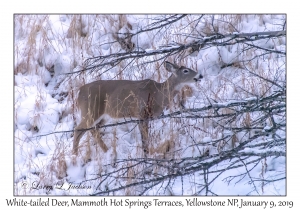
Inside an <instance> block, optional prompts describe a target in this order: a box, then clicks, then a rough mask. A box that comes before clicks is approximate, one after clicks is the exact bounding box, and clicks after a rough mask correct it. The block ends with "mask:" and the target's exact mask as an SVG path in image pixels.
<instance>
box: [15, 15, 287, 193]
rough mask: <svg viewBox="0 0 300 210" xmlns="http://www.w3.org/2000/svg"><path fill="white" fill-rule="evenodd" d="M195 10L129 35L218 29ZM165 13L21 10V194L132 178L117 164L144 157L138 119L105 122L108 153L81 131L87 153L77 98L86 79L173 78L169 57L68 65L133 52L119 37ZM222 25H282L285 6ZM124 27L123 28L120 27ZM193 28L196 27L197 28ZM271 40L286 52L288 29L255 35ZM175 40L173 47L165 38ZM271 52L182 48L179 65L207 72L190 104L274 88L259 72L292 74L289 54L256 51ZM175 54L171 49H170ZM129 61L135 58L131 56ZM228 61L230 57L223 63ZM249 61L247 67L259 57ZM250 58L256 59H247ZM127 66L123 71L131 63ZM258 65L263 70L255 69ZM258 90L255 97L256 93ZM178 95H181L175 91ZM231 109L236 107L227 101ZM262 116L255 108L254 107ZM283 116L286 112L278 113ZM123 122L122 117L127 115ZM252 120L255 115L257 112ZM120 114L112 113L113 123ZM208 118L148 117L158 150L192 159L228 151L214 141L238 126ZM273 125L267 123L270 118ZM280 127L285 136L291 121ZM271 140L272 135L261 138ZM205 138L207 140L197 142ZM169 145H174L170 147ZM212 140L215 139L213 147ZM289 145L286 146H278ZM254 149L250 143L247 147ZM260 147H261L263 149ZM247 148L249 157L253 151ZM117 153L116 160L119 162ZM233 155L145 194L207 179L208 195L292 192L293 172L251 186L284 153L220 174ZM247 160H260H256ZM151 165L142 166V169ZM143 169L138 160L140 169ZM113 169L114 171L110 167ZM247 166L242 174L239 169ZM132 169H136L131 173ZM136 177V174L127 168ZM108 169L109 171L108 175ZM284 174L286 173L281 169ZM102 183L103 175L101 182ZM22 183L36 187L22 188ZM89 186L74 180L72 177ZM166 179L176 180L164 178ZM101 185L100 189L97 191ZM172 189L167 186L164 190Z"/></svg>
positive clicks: (138, 40)
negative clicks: (76, 143)
mask: <svg viewBox="0 0 300 210" xmlns="http://www.w3.org/2000/svg"><path fill="white" fill-rule="evenodd" d="M199 17H200V15H198V16H197V15H191V16H188V17H187V18H182V19H181V20H180V21H177V22H176V23H174V24H172V25H170V27H169V28H167V29H165V28H164V29H163V30H159V29H157V30H152V31H148V32H147V31H145V32H143V33H140V34H139V35H137V36H134V37H132V39H131V40H130V42H129V44H134V46H135V47H137V46H138V47H139V48H140V49H143V50H145V52H147V53H151V52H153V51H155V50H158V49H160V47H161V46H168V47H170V46H171V45H172V44H173V45H174V43H181V44H186V43H189V42H192V41H194V40H195V39H196V38H197V37H194V35H195V34H198V35H199V36H206V37H207V38H209V30H213V29H212V28H211V26H208V25H207V23H208V22H210V21H211V20H212V17H211V15H207V16H204V17H203V18H202V19H201V21H199V22H198V21H195V20H198V19H199ZM159 18H163V17H162V16H159V15H156V16H146V15H122V16H119V15H16V16H15V19H14V22H15V37H14V39H15V46H14V47H15V48H14V53H15V59H14V61H15V63H14V71H15V86H14V101H15V103H14V105H15V112H14V123H15V127H14V137H15V138H14V153H15V154H14V157H15V159H14V181H15V194H16V195H46V194H48V195H88V194H93V193H96V192H99V189H100V190H103V191H105V190H107V189H112V188H117V187H118V186H123V185H124V184H128V183H130V182H131V180H130V178H127V179H125V178H122V177H125V175H124V174H121V173H120V174H119V173H117V172H115V171H116V170H117V169H118V168H122V167H125V166H128V164H134V161H133V162H124V164H122V161H120V160H128V159H135V158H140V157H143V154H142V150H141V137H140V133H139V130H138V126H136V124H134V123H129V124H124V125H120V126H117V127H108V128H106V129H105V134H104V136H103V140H104V141H105V143H106V145H107V146H108V148H109V150H108V152H106V153H103V151H102V150H101V148H100V147H98V146H97V145H95V144H94V140H93V138H92V137H91V136H90V134H89V132H86V134H85V135H84V136H83V138H82V139H81V141H80V144H82V145H83V146H82V147H81V149H80V155H79V156H77V157H76V156H74V155H73V154H72V146H73V129H74V127H75V125H77V124H78V123H79V121H80V114H79V112H78V110H77V107H76V97H77V94H78V90H79V88H80V87H81V86H82V85H84V84H87V83H90V82H92V81H95V80H98V79H102V80H109V79H130V80H141V79H147V78H150V79H153V80H156V81H159V82H163V81H165V80H166V79H167V78H168V77H169V76H170V75H169V74H168V73H167V72H166V71H164V70H163V66H160V64H161V63H162V61H159V62H157V63H151V64H147V65H139V62H142V61H143V62H146V61H147V59H149V60H151V59H152V60H153V59H155V58H158V57H155V56H152V57H150V58H144V60H135V61H133V63H131V64H130V67H129V68H128V67H127V66H126V64H129V61H124V62H122V63H120V64H119V65H118V66H116V67H114V68H112V69H111V70H109V71H105V69H98V71H93V72H86V73H81V74H68V73H72V72H75V71H78V70H80V66H82V65H83V62H84V61H85V60H86V59H87V58H91V57H96V56H99V55H109V54H112V53H116V52H126V51H125V49H124V46H122V44H121V43H120V42H116V40H121V39H122V36H123V34H124V33H127V32H131V33H135V32H137V31H139V30H141V29H143V28H144V27H146V26H149V25H150V26H151V24H153V23H155V22H156V21H158V20H159ZM213 20H214V21H216V22H217V23H216V25H217V26H218V30H219V33H222V34H243V33H255V32H266V31H279V30H282V25H283V23H284V21H285V16H284V15H224V16H222V15H216V16H215V17H214V19H213ZM117 33H119V34H117ZM191 34H192V35H193V36H190V35H191ZM256 44H257V45H259V46H260V47H261V48H263V49H272V50H274V51H275V50H277V51H285V48H286V41H285V37H281V38H278V39H272V40H269V41H268V40H264V39H263V40H261V41H259V43H256ZM165 48H167V47H165ZM262 52H264V51H263V50H262V49H253V50H251V46H249V49H247V52H246V51H243V50H242V49H240V45H238V44H236V45H230V46H209V47H207V46H206V47H205V48H203V49H201V50H200V51H196V52H194V53H193V54H192V56H185V57H184V56H182V57H180V58H178V57H177V61H178V60H180V63H179V64H180V65H184V66H187V67H189V68H191V69H194V70H196V71H200V72H201V73H202V74H203V75H204V78H203V80H202V81H201V82H199V83H197V84H195V85H191V87H190V88H191V89H190V90H191V94H190V96H189V97H188V98H187V99H186V103H185V108H200V107H204V106H207V105H208V100H207V98H209V99H212V100H211V102H215V101H217V102H218V104H221V103H222V104H223V105H228V104H229V103H231V102H233V101H241V100H246V99H248V100H251V99H253V96H262V95H263V94H266V95H268V94H271V93H272V92H273V91H276V87H274V86H270V84H266V83H264V81H262V80H260V79H259V78H258V77H257V76H255V75H260V76H262V77H265V78H269V79H274V78H277V79H278V81H282V84H283V83H285V62H286V61H285V56H282V57H281V56H277V57H275V56H274V54H267V55H266V56H265V57H263V58H261V57H259V58H257V59H255V56H256V55H259V54H261V53H262ZM172 58H173V57H172ZM247 59H248V60H249V62H250V60H251V65H254V64H255V66H253V69H248V70H249V71H248V72H247V71H242V70H241V69H245V67H244V66H240V65H239V62H240V61H241V60H247ZM130 62H131V61H130ZM225 64H232V65H230V66H228V67H225V68H223V67H224V65H225ZM251 65H250V64H249V66H251ZM249 66H248V68H249ZM124 68H125V70H124ZM251 72H253V73H255V75H254V74H252V73H251ZM251 97H252V98H251ZM174 100H175V101H176V100H177V101H178V98H177V99H174ZM180 109H181V108H180V106H174V107H173V108H172V110H165V111H164V114H168V113H171V112H172V111H177V110H180ZM227 111H228V112H230V110H227ZM249 117H250V118H253V119H254V118H255V116H249ZM276 120H277V121H285V117H284V116H283V117H280V116H278V118H276ZM120 121H123V119H121V120H120ZM245 121H246V119H239V120H237V122H235V125H238V124H240V123H246V122H245ZM250 121H251V119H250ZM110 123H115V121H114V120H113V119H112V120H111V121H109V122H108V124H110ZM214 123H215V122H214V121H213V120H210V119H205V120H202V119H201V120H199V119H198V120H197V119H188V118H182V119H168V118H164V119H161V120H155V121H151V122H150V134H149V135H150V137H149V138H150V139H151V143H150V147H151V151H152V152H151V158H158V159H164V158H166V159H167V158H170V159H179V158H194V157H197V156H203V155H204V154H205V153H207V151H208V153H209V155H218V154H220V150H224V151H227V150H229V149H231V148H232V147H234V145H223V147H222V148H221V149H220V145H218V146H213V144H212V142H214V141H216V140H217V139H221V138H223V137H224V135H227V134H228V135H233V134H232V133H230V132H231V131H228V130H218V128H217V127H218V126H216V124H214ZM264 126H265V127H267V126H270V125H268V121H267V122H266V125H264ZM279 135H281V136H285V130H284V131H282V133H280V134H279ZM243 140H245V137H244V136H243V135H242V134H239V136H237V143H236V144H239V143H240V142H242V141H243ZM256 141H257V142H253V144H256V143H259V141H268V140H267V139H258V140H256ZM166 142H167V143H168V145H169V148H171V150H172V151H177V152H175V153H174V154H173V155H171V156H170V154H168V153H167V152H166V150H165V149H164V145H165V144H166ZM198 143H207V144H205V146H201V145H200V146H199V145H198ZM170 145H171V146H170ZM208 145H210V146H209V147H208ZM273 149H278V151H280V150H285V148H273ZM249 151H250V149H248V150H247V151H246V150H245V151H244V152H249ZM251 151H253V152H259V151H256V150H255V149H253V150H251ZM254 159H255V157H249V158H248V159H247V160H244V161H246V162H250V161H252V160H254ZM116 161H117V162H118V161H120V162H118V164H117V165H116V164H115V162H116ZM230 164H231V160H225V161H223V162H221V163H219V164H217V165H214V166H212V167H211V168H210V171H215V173H212V174H209V175H208V176H207V180H206V178H204V176H203V175H202V174H200V172H201V173H202V172H203V171H199V172H196V173H193V174H189V175H185V176H182V177H181V176H178V177H177V178H175V179H173V180H172V183H171V184H170V183H168V180H166V182H164V183H163V184H160V185H157V186H153V187H152V188H150V189H149V190H148V191H147V192H146V193H145V194H146V195H193V194H199V195H205V193H206V194H207V191H200V189H201V188H202V186H203V184H204V183H206V182H207V181H212V180H213V182H212V184H211V185H209V189H210V192H213V193H210V192H209V193H208V194H209V195H213V194H217V195H285V194H286V191H285V190H286V186H285V185H286V180H285V179H282V180H279V181H276V182H274V183H273V184H266V183H264V184H261V182H260V183H258V184H257V186H258V187H257V188H255V189H254V188H253V184H249V183H250V182H252V181H253V180H252V178H257V179H258V178H260V179H261V180H263V179H272V178H271V177H274V179H277V178H278V177H282V176H281V175H282V174H285V173H286V171H285V168H286V159H285V157H278V158H275V157H268V158H266V159H264V160H263V161H261V162H259V164H258V165H256V166H255V167H254V166H253V167H254V169H253V170H252V169H251V170H250V171H248V172H247V170H246V169H247V167H239V168H236V169H231V170H228V171H225V172H223V173H221V174H220V175H217V173H218V170H223V169H224V167H225V168H226V167H227V166H229V165H230ZM249 167H252V165H251V164H250V165H249ZM142 169H143V168H140V170H142ZM135 170H137V169H135ZM151 170H153V173H157V174H166V173H168V172H169V171H168V170H167V169H166V168H165V171H164V170H163V169H161V168H160V170H162V171H159V172H157V171H155V169H154V168H153V169H151ZM109 173H111V176H107V175H108V174H109ZM243 173H245V176H243V177H242V178H241V180H239V178H238V179H234V176H238V175H240V174H243ZM131 175H133V174H131ZM126 176H128V177H130V176H129V175H128V174H127V175H126ZM103 177H105V178H103ZM283 177H285V175H283ZM99 183H101V184H100V185H99ZM24 184H26V185H28V187H24ZM72 185H74V186H79V185H81V189H68V190H67V188H68V187H70V186H72ZM166 186H168V187H166ZM97 188H98V190H97ZM166 189H167V190H166ZM138 191H141V189H140V188H138V187H137V188H130V189H129V190H128V189H127V190H126V189H125V190H119V191H115V192H114V194H115V195H128V194H130V195H136V194H138V193H136V192H138Z"/></svg>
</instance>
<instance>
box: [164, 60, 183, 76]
mask: <svg viewBox="0 0 300 210" xmlns="http://www.w3.org/2000/svg"><path fill="white" fill-rule="evenodd" d="M165 68H166V69H167V71H169V72H171V73H173V74H175V75H176V72H177V70H178V69H179V68H180V67H179V66H177V65H176V64H173V63H170V62H168V61H166V62H165Z"/></svg>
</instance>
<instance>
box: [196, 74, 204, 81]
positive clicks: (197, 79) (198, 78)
mask: <svg viewBox="0 0 300 210" xmlns="http://www.w3.org/2000/svg"><path fill="white" fill-rule="evenodd" d="M202 78H203V76H202V74H200V75H199V76H198V77H195V78H194V80H195V82H197V81H199V80H200V79H202Z"/></svg>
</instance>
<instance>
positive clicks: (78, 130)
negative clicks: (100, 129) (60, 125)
mask: <svg viewBox="0 0 300 210" xmlns="http://www.w3.org/2000/svg"><path fill="white" fill-rule="evenodd" d="M86 128H87V127H86V122H85V121H82V122H81V123H80V124H79V125H78V126H77V127H76V128H75V129H74V140H73V154H75V155H76V156H77V155H78V145H79V141H80V139H81V137H82V136H83V135H84V134H85V132H86V131H85V130H81V129H86Z"/></svg>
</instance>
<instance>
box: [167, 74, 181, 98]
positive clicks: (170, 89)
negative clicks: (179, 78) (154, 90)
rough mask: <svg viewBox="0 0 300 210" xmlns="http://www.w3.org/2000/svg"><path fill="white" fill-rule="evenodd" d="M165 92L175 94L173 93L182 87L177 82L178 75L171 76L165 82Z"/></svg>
mask: <svg viewBox="0 0 300 210" xmlns="http://www.w3.org/2000/svg"><path fill="white" fill-rule="evenodd" d="M163 89H164V90H163V92H165V93H169V94H171V95H173V93H174V92H175V91H177V90H179V89H180V84H178V83H177V82H176V76H175V75H172V76H170V77H169V78H168V79H167V80H166V81H165V82H164V83H163Z"/></svg>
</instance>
